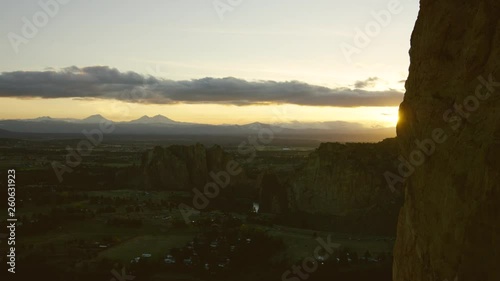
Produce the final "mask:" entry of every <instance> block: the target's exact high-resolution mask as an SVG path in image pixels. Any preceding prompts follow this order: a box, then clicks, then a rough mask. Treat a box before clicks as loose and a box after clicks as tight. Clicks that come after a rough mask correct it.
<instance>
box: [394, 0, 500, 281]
mask: <svg viewBox="0 0 500 281" xmlns="http://www.w3.org/2000/svg"><path fill="white" fill-rule="evenodd" d="M411 46H412V47H411V51H410V57H411V66H410V74H409V77H408V80H407V82H406V89H407V92H406V95H405V98H404V102H403V103H402V104H401V107H400V122H399V124H398V140H399V143H400V152H401V155H402V156H404V157H406V158H407V159H410V160H409V161H410V162H411V163H412V166H414V171H413V172H409V173H407V174H405V175H404V176H405V177H406V181H405V202H404V206H403V208H402V210H401V213H400V218H399V223H398V234H397V241H396V246H395V250H394V252H395V257H394V274H393V276H394V280H395V281H408V280H411V281H424V280H425V281H443V280H458V281H462V280H463V281H470V280H481V281H493V280H500V269H499V263H500V160H499V159H500V83H499V82H500V1H498V0H476V1H452V0H421V10H420V14H419V17H418V20H417V23H416V26H415V30H414V32H413V35H412V39H411ZM492 81H493V82H492ZM417 141H420V142H422V141H425V142H426V143H427V146H426V147H427V148H423V149H422V148H419V147H418V145H417V144H416V142H417ZM422 156H424V158H425V160H424V161H421V160H420V159H418V158H419V157H422ZM412 157H413V158H412ZM411 159H412V160H411Z"/></svg>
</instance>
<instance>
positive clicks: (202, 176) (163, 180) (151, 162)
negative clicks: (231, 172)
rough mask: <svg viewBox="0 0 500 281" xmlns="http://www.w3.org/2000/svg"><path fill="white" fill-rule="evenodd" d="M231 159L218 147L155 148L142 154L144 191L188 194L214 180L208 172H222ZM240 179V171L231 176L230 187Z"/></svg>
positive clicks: (179, 146)
mask: <svg viewBox="0 0 500 281" xmlns="http://www.w3.org/2000/svg"><path fill="white" fill-rule="evenodd" d="M231 159H232V158H231V157H230V155H228V154H227V153H226V152H224V150H223V149H222V148H221V147H220V146H213V147H211V148H205V147H204V146H203V145H201V144H196V145H191V146H184V145H172V146H169V147H165V148H164V147H159V146H157V147H155V148H154V149H153V150H150V151H147V152H146V153H144V154H143V157H142V163H141V166H142V171H143V173H144V179H145V184H146V186H147V187H148V188H151V189H163V190H185V191H190V190H191V189H193V188H198V189H202V188H203V186H204V185H205V184H206V183H208V182H212V181H214V179H213V177H211V175H210V173H215V174H217V173H218V172H220V171H225V170H226V166H227V163H228V162H229V161H231ZM242 177H244V172H242V173H240V174H239V175H236V176H232V177H231V184H234V183H235V182H238V181H239V180H240V179H241V178H242Z"/></svg>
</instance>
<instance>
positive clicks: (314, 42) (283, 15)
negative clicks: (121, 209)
mask: <svg viewBox="0 0 500 281" xmlns="http://www.w3.org/2000/svg"><path fill="white" fill-rule="evenodd" d="M0 7H1V9H0V34H2V36H1V37H0V61H1V64H0V73H1V74H0V102H1V104H2V111H1V113H0V119H12V118H35V117H39V116H51V117H54V118H63V117H70V118H84V117H87V116H89V115H92V114H102V115H103V116H105V117H107V118H109V119H112V120H116V121H126V120H132V119H136V118H139V117H140V116H143V115H149V116H153V115H156V114H162V115H165V116H168V117H169V118H171V119H174V120H178V121H185V122H202V123H211V124H244V123H251V122H263V123H272V122H282V121H284V120H288V121H294V120H297V121H300V122H316V121H337V120H338V121H348V122H360V123H362V124H364V125H366V126H368V127H380V126H382V127H391V126H395V124H396V121H397V111H398V105H399V103H400V102H401V101H402V99H403V93H404V81H405V79H406V77H407V76H408V67H409V56H408V50H409V47H410V36H411V31H412V29H413V26H414V23H415V20H416V18H417V14H418V1H417V0H400V1H398V0H351V1H334V0H307V1H306V0H143V1H124V0H99V1H97V0H94V1H91V0H89V1H84V0H40V1H27V0H17V1H2V2H1V4H0ZM277 112H279V114H277ZM277 119H279V120H277Z"/></svg>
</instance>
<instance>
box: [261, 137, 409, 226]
mask: <svg viewBox="0 0 500 281" xmlns="http://www.w3.org/2000/svg"><path fill="white" fill-rule="evenodd" d="M397 157H398V149H397V142H396V139H386V140H384V141H382V142H380V143H348V144H341V143H324V144H321V145H320V147H319V148H318V149H316V151H315V152H313V153H311V155H310V156H309V157H308V160H307V163H306V164H305V166H304V167H303V168H301V169H300V170H299V171H297V172H296V173H295V174H294V175H293V176H292V177H291V178H290V179H289V180H287V181H284V182H285V184H286V186H287V196H288V198H287V201H288V209H289V211H290V212H305V213H309V214H318V215H328V216H331V217H333V218H335V219H334V220H333V221H332V222H331V223H332V224H336V225H338V227H339V231H361V232H365V231H368V232H370V231H375V232H378V233H386V234H392V235H394V234H395V231H396V227H395V225H396V223H397V217H398V213H399V209H400V207H401V204H402V202H401V201H402V199H401V197H402V196H401V194H400V193H399V192H398V191H397V190H396V191H393V190H391V188H390V187H389V185H388V184H387V181H386V179H385V177H384V173H385V172H386V171H392V170H395V169H396V160H397ZM277 194H279V193H277ZM268 201H270V202H273V200H268ZM274 202H280V200H274ZM264 207H265V206H264ZM391 229H392V230H391Z"/></svg>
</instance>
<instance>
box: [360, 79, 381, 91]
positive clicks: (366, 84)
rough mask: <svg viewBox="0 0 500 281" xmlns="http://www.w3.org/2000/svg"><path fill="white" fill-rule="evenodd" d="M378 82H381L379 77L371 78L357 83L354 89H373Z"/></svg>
mask: <svg viewBox="0 0 500 281" xmlns="http://www.w3.org/2000/svg"><path fill="white" fill-rule="evenodd" d="M378 80H379V79H378V77H370V78H368V79H366V80H363V81H356V83H354V87H356V89H364V88H367V87H372V86H375V82H377V81H378Z"/></svg>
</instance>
